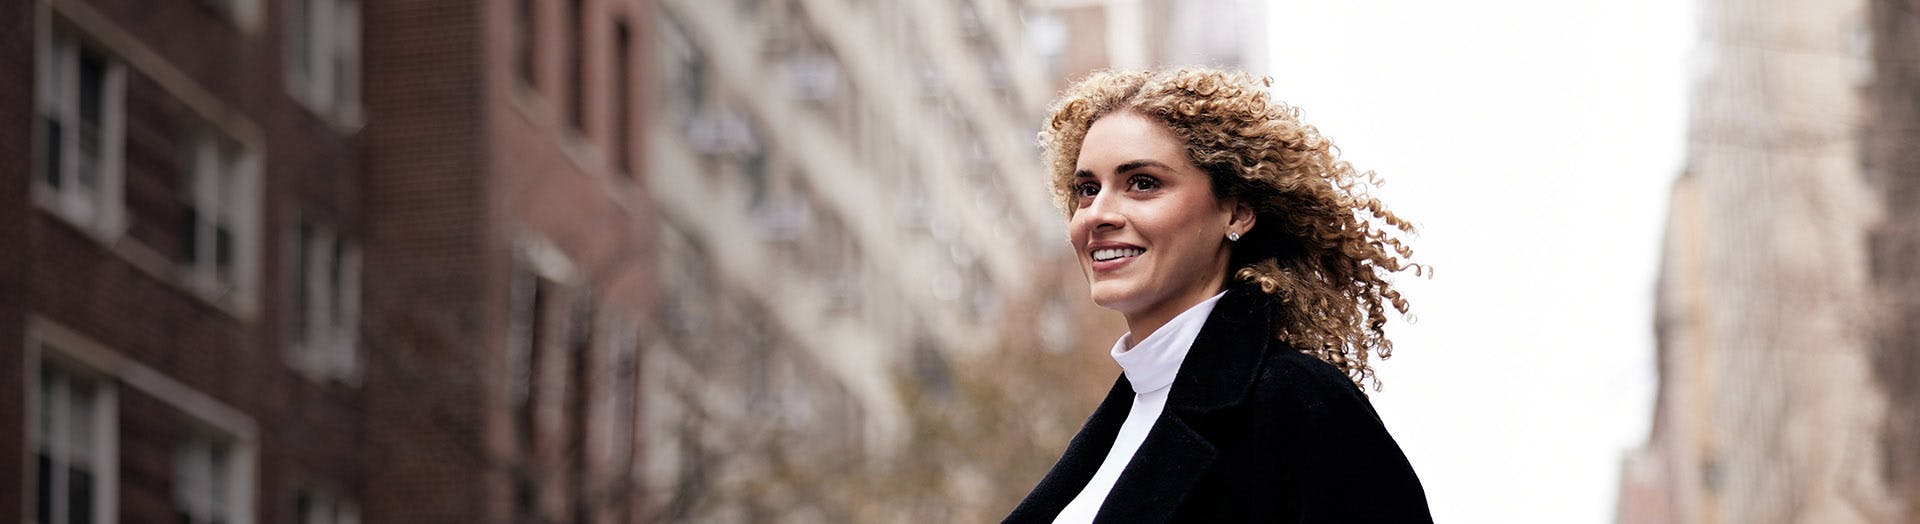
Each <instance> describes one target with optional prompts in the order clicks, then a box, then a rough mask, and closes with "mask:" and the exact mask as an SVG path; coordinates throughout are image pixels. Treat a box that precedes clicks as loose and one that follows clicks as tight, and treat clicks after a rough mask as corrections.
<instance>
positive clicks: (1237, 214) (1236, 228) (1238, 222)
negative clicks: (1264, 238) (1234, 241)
mask: <svg viewBox="0 0 1920 524" xmlns="http://www.w3.org/2000/svg"><path fill="white" fill-rule="evenodd" d="M1254 216H1255V213H1254V212H1253V207H1252V206H1248V205H1246V204H1244V203H1241V202H1240V201H1238V200H1235V201H1234V202H1233V216H1232V217H1229V218H1228V219H1227V231H1231V232H1233V233H1236V234H1235V235H1234V236H1236V237H1237V236H1245V235H1246V234H1247V232H1248V231H1253V218H1254Z"/></svg>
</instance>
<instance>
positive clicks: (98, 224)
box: [0, 0, 366, 522]
mask: <svg viewBox="0 0 1920 524" xmlns="http://www.w3.org/2000/svg"><path fill="white" fill-rule="evenodd" d="M295 4H298V5H301V6H304V7H305V8H306V9H304V10H302V11H297V12H295V11H286V10H283V9H282V8H283V7H286V5H283V4H280V3H266V2H259V1H246V0H232V1H207V2H166V3H147V2H120V1H92V2H80V1H29V2H8V3H6V5H5V6H4V7H0V10H4V13H0V20H3V21H4V22H0V24H4V25H5V26H6V27H5V30H4V35H5V36H4V37H0V38H4V39H5V44H4V45H0V61H4V64H5V65H4V69H5V70H6V71H7V72H8V73H9V74H6V75H4V77H5V78H6V80H4V81H0V82H4V84H3V85H4V87H0V93H4V94H5V95H6V96H5V97H4V99H0V121H4V122H6V124H5V126H4V127H0V144H4V145H0V148H4V150H5V151H6V153H5V155H4V157H5V160H3V161H0V162H5V164H6V165H5V167H4V168H0V186H4V187H5V190H0V195H4V196H0V199H4V200H5V203H4V205H0V208H3V209H4V210H0V230H3V231H4V233H0V245H4V246H6V247H5V249H4V251H5V256H0V266H4V271H0V282H4V283H0V339H4V340H7V341H8V342H7V343H6V344H4V345H0V347H7V348H18V349H9V350H6V351H0V389H4V390H6V391H8V392H10V393H9V394H6V395H0V416H3V417H5V420H8V421H10V422H9V423H6V424H0V427H4V428H6V429H5V430H0V443H4V444H5V447H6V449H9V450H17V451H9V452H7V453H3V454H0V457H3V458H0V469H4V470H6V471H9V472H12V473H9V474H7V475H5V477H4V478H7V479H9V480H10V481H8V482H0V485H4V486H8V489H0V511H4V512H7V513H10V516H8V517H0V518H5V519H8V520H12V519H16V518H17V519H19V520H21V521H26V522H106V521H109V520H125V521H177V522H250V521H256V520H267V521H299V522H352V521H355V520H356V515H357V514H358V513H359V509H358V508H359V507H360V501H361V499H360V497H359V496H358V495H359V494H360V493H361V491H360V490H361V487H362V480H363V478H364V475H363V474H364V472H365V469H364V465H363V464H362V463H361V462H359V461H358V460H357V458H356V457H357V455H356V450H357V449H358V448H359V446H360V445H361V444H362V440H363V438H364V432H363V431H362V428H363V423H362V414H363V409H362V403H361V402H362V400H363V399H364V397H363V396H362V393H363V389H362V387H361V386H360V383H361V381H362V378H363V369H364V368H363V367H362V365H361V362H360V361H359V360H358V358H357V357H358V353H357V351H356V349H355V348H356V343H355V341H356V340H357V339H358V335H357V325H356V319H357V318H358V315H357V314H356V312H355V309H356V308H357V306H358V301H357V300H355V296H356V293H357V292H358V289H360V286H359V285H358V283H357V281H358V279H359V275H360V267H361V266H360V258H361V256H362V255H361V253H362V249H361V247H360V245H361V241H360V240H359V239H361V238H362V237H363V233H364V227H365V217H366V214H365V208H364V206H363V201H362V199H361V198H360V195H361V190H362V186H361V183H362V181H363V178H362V175H363V174H364V172H363V170H362V168H361V166H362V161H363V159H364V149H363V148H364V146H363V143H362V142H361V140H360V139H359V136H358V134H359V129H360V127H361V125H362V123H363V122H364V118H363V112H362V111H361V109H360V107H361V106H360V103H359V101H358V93H359V89H358V85H357V81H356V78H355V75H354V63H355V62H354V61H355V60H356V59H357V56H358V50H357V49H356V47H355V45H356V44H355V40H354V39H353V38H352V37H351V35H352V34H353V30H354V28H353V27H352V25H351V23H352V21H353V20H355V19H357V15H356V14H355V13H354V6H353V4H352V3H351V2H345V1H339V0H331V1H330V0H312V1H310V2H299V3H295ZM287 5H293V4H287ZM339 22H344V23H345V24H346V25H342V26H335V25H334V24H335V23H339ZM322 35H326V36H322ZM334 35H346V37H345V38H331V37H332V36H334ZM15 392H17V394H16V393H15Z"/></svg>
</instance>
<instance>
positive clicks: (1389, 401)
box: [1264, 0, 1696, 523]
mask: <svg viewBox="0 0 1920 524" xmlns="http://www.w3.org/2000/svg"><path fill="white" fill-rule="evenodd" d="M1691 4H1692V2H1689V1H1672V0H1615V1H1576V2H1537V1H1522V0H1467V1H1455V2H1430V1H1413V0H1349V1H1343V2H1315V1H1307V0H1281V1H1276V2H1274V3H1273V4H1271V6H1270V7H1269V15H1270V16H1271V19H1272V23H1271V25H1270V26H1269V27H1268V30H1269V31H1271V34H1272V44H1273V47H1272V48H1271V55H1270V58H1271V60H1272V65H1271V66H1270V67H1269V68H1268V69H1267V71H1265V72H1264V73H1266V74H1269V75H1271V76H1273V77H1274V80H1275V83H1274V92H1275V93H1276V95H1278V97H1279V98H1281V99H1282V100H1286V101H1288V102H1290V103H1293V104H1296V105H1298V106H1300V107H1301V108H1302V109H1303V111H1304V116H1305V118H1306V120H1307V121H1308V122H1309V123H1312V124H1315V125H1317V126H1318V127H1319V128H1320V129H1321V130H1322V131H1323V132H1325V133H1326V134H1327V135H1328V136H1330V137H1331V138H1333V140H1334V143H1335V144H1338V145H1339V146H1341V148H1342V149H1343V150H1344V152H1345V156H1346V158H1347V159H1349V160H1352V161H1353V162H1354V163H1355V165H1356V166H1357V167H1359V168H1361V169H1373V170H1375V171H1377V172H1379V174H1380V175H1381V176H1383V177H1384V178H1385V179H1386V180H1387V185H1386V186H1385V187H1383V188H1381V189H1380V190H1379V191H1378V192H1377V194H1378V195H1380V196H1381V197H1382V198H1383V199H1385V200H1386V202H1387V203H1388V205H1389V206H1391V207H1393V208H1394V209H1395V211H1396V212H1398V213H1400V214H1401V216H1403V217H1406V218H1409V219H1412V220H1413V221H1414V222H1415V223H1416V224H1417V225H1419V226H1420V227H1421V228H1422V231H1421V235H1420V237H1419V238H1417V239H1416V240H1415V243H1414V249H1415V250H1416V253H1415V260H1417V261H1419V262H1423V263H1426V264H1430V265H1432V266H1434V267H1435V268H1436V269H1437V275H1436V276H1435V278H1433V279H1431V280H1413V279H1411V278H1406V279H1402V282H1401V285H1402V286H1404V287H1403V289H1404V290H1405V292H1406V294H1407V296H1408V298H1409V300H1411V301H1412V305H1413V309H1414V313H1415V315H1416V316H1417V321H1416V322H1415V323H1414V324H1411V325H1408V324H1405V323H1400V324H1396V325H1394V326H1392V327H1390V328H1389V329H1390V331H1389V336H1391V337H1392V338H1393V340H1394V341H1395V348H1396V350H1397V353H1396V355H1395V356H1394V358H1393V359H1392V360H1390V361H1387V362H1386V363H1384V364H1381V365H1380V366H1379V370H1380V371H1379V375H1380V376H1381V377H1382V378H1383V379H1384V381H1385V383H1386V389H1385V390H1384V391H1381V392H1378V393H1375V394H1374V402H1375V405H1376V406H1377V407H1378V408H1379V410H1380V411H1381V416H1382V417H1383V418H1385V419H1386V421H1387V426H1388V428H1389V429H1390V430H1391V431H1392V432H1393V433H1394V436H1395V437H1396V438H1397V439H1398V440H1399V442H1400V445H1401V447H1403V448H1404V449H1405V450H1406V452H1407V455H1408V457H1409V458H1410V459H1411V460H1412V461H1413V464H1414V467H1415V468H1416V469H1417V470H1418V471H1419V473H1420V477H1421V480H1422V481H1423V482H1424V483H1425V485H1426V489H1427V497H1428V500H1429V502H1430V503H1431V505H1432V507H1433V512H1434V517H1435V518H1436V519H1438V520H1439V521H1440V522H1592V523H1601V522H1612V514H1613V504H1614V492H1615V491H1616V485H1617V482H1618V480H1617V479H1618V475H1619V470H1620V460H1621V456H1622V453H1623V452H1625V451H1626V450H1627V449H1629V448H1632V447H1635V446H1638V445H1640V444H1642V443H1643V442H1645V440H1646V432H1647V428H1648V426H1649V423H1650V422H1651V417H1652V401H1653V390H1654V382H1655V378H1654V370H1653V335H1652V326H1653V324H1652V299H1653V285H1654V276H1655V268H1656V264H1657V261H1658V256H1659V244H1660V233H1661V229H1662V225H1663V223H1664V221H1665V213H1666V200H1667V189H1668V186H1669V184H1670V183H1671V181H1672V180H1673V177H1674V176H1675V174H1677V173H1678V172H1679V170H1680V168H1681V166H1682V164H1683V161H1682V159H1683V155H1684V152H1685V147H1684V146H1685V142H1684V134H1683V131H1684V126H1685V123H1686V122H1685V102H1686V92H1687V82H1688V80H1687V74H1686V71H1687V64H1688V56H1689V54H1690V51H1691V49H1692V46H1693V45H1694V42H1695V41H1696V38H1695V34H1696V31H1695V27H1694V24H1693V21H1692V16H1693V7H1692V5H1691Z"/></svg>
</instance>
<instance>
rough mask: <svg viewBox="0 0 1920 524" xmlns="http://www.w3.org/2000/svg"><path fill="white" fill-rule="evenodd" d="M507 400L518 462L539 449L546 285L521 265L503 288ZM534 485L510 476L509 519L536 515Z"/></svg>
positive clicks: (527, 477)
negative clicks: (505, 314) (510, 498)
mask: <svg viewBox="0 0 1920 524" xmlns="http://www.w3.org/2000/svg"><path fill="white" fill-rule="evenodd" d="M508 286H509V289H508V291H507V293H508V298H507V300H508V304H509V305H508V308H509V313H508V315H509V317H508V321H507V337H508V340H507V399H508V405H509V406H511V409H512V416H513V436H514V446H515V448H516V449H515V455H516V456H518V457H520V458H521V459H523V460H526V459H529V458H531V457H533V456H534V453H535V450H537V449H539V442H538V439H539V437H540V432H539V431H537V427H538V419H537V416H536V415H537V414H538V411H539V409H538V408H539V406H540V396H539V393H540V391H539V380H538V378H539V376H540V364H541V363H542V360H544V355H543V354H542V353H544V351H542V350H543V349H544V346H543V345H544V342H545V340H544V339H545V337H546V333H545V331H546V330H545V329H544V328H545V327H546V326H545V322H544V319H545V317H546V311H547V307H548V304H547V303H548V302H550V301H551V300H552V297H551V296H549V294H550V293H551V290H550V289H548V287H549V286H550V284H548V283H547V282H546V280H545V279H543V278H541V277H540V276H539V275H535V274H534V273H533V272H532V271H529V270H528V268H526V267H524V266H523V265H522V264H521V263H516V265H515V267H514V270H513V273H512V277H510V281H509V283H508ZM537 492H538V486H537V485H536V484H535V482H534V478H533V476H532V475H531V474H527V475H514V478H513V511H514V520H515V521H518V522H528V521H531V520H533V519H534V516H535V515H537V514H538V513H537V511H538V510H537V508H536V506H537V504H538V503H537V498H538V494H537Z"/></svg>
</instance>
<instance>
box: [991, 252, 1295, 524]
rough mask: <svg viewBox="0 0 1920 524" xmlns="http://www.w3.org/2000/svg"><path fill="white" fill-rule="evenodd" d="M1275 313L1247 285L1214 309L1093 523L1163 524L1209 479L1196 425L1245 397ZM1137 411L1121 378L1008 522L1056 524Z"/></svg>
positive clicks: (1206, 448) (1206, 450)
mask: <svg viewBox="0 0 1920 524" xmlns="http://www.w3.org/2000/svg"><path fill="white" fill-rule="evenodd" d="M1271 307H1272V306H1271V302H1270V300H1269V299H1268V298H1267V296H1266V295H1265V294H1264V293H1261V292H1260V291H1259V290H1258V289H1253V288H1251V287H1249V286H1246V285H1241V286H1236V287H1235V288H1233V289H1231V290H1229V291H1228V292H1227V295H1226V296H1224V297H1221V298H1220V301H1219V302H1217V303H1215V304H1214V308H1213V313H1212V314H1210V315H1208V317H1207V323H1206V325H1205V326H1204V327H1202V328H1201V329H1200V334H1199V335H1198V336H1197V337H1196V338H1195V339H1194V342H1193V347H1192V349H1190V350H1188V352H1187V357H1186V360H1184V361H1183V362H1182V363H1181V365H1180V371H1179V373H1177V374H1175V375H1174V378H1173V386H1172V387H1173V389H1172V390H1171V391H1169V392H1168V393H1167V407H1166V410H1165V411H1163V412H1161V414H1160V418H1159V419H1156V420H1155V421H1154V424H1153V427H1152V428H1151V429H1149V430H1148V432H1147V438H1146V440H1145V441H1143V442H1141V443H1140V449H1139V450H1138V451H1135V452H1134V455H1133V459H1132V460H1131V461H1129V462H1128V463H1127V468H1126V470H1125V471H1123V472H1122V473H1121V474H1120V479H1119V481H1117V482H1116V483H1115V484H1114V486H1113V490H1112V491H1110V492H1108V494H1107V499H1106V501H1105V502H1104V503H1103V504H1101V507H1100V513H1099V515H1098V517H1096V518H1095V519H1094V520H1096V521H1114V520H1119V521H1127V522H1159V521H1165V520H1167V519H1169V518H1171V517H1172V516H1173V512H1174V511H1175V510H1176V509H1178V508H1179V506H1180V503H1181V501H1183V500H1185V499H1186V496H1187V493H1188V492H1189V491H1191V490H1192V488H1193V486H1194V484H1196V483H1198V482H1199V481H1200V480H1201V479H1202V478H1205V476H1206V473H1207V471H1208V470H1209V469H1210V468H1211V466H1212V464H1213V460H1214V454H1215V450H1214V445H1213V444H1212V443H1211V442H1210V441H1209V439H1208V436H1207V435H1206V434H1205V432H1204V428H1205V427H1207V425H1205V424H1195V422H1198V421H1199V420H1200V419H1201V418H1202V417H1203V416H1204V415H1205V414H1207V413H1209V412H1212V411H1215V410H1218V409H1220V408H1222V407H1226V406H1230V405H1233V404H1236V403H1238V402H1240V400H1241V399H1242V397H1244V396H1245V394H1246V391H1247V388H1248V387H1249V386H1250V385H1251V384H1252V381H1253V377H1254V376H1255V374H1256V373H1257V372H1258V369H1256V368H1257V367H1258V364H1259V363H1260V362H1261V361H1262V354H1261V353H1262V352H1264V351H1266V350H1267V347H1268V344H1267V341H1268V340H1270V339H1271V338H1272V331H1271V329H1270V326H1271V324H1270V323H1269V315H1270V314H1271ZM1132 406H1133V386H1132V384H1130V383H1128V382H1127V379H1126V376H1125V375H1124V374H1123V375H1121V377H1120V379H1119V380H1118V381H1116V382H1115V383H1114V386H1113V389H1112V390H1111V391H1109V392H1108V393H1107V398H1106V399H1105V400H1103V401H1101V402H1100V407H1099V408H1098V409H1095V410H1094V412H1093V416H1092V417H1090V418H1088V419H1087V423H1086V425H1085V426H1083V427H1082V428H1081V429H1080V433H1079V434H1077V435H1075V436H1074V437H1073V441H1072V442H1071V443H1069V444H1068V445H1067V451H1066V453H1065V454H1063V455H1062V456H1061V457H1060V461H1059V462H1058V463H1056V464H1054V466H1053V469H1052V470H1051V471H1048V472H1047V476H1046V478H1044V479H1042V480H1041V481H1040V485H1039V486H1036V487H1034V488H1033V491H1032V492H1031V493H1029V494H1028V495H1027V498H1026V499H1025V500H1023V501H1021V502H1020V505H1019V506H1018V507H1016V508H1014V510H1013V513H1012V514H1010V515H1008V516H1007V519H1006V521H1007V522H1051V521H1052V520H1053V518H1054V516H1056V515H1058V514H1059V513H1060V510H1061V508H1065V507H1066V506H1067V503H1069V502H1072V501H1073V498H1074V497H1075V496H1077V495H1079V494H1080V490H1081V489H1082V488H1084V487H1086V485H1087V480H1088V479H1091V478H1093V474H1094V472H1096V471H1098V470H1099V469H1100V463H1101V462H1102V461H1104V460H1106V457H1107V451H1108V450H1110V449H1112V448H1113V440H1114V437H1115V436H1116V435H1118V434H1119V432H1120V425H1121V424H1122V423H1123V422H1125V421H1126V418H1127V412H1128V410H1130V409H1131V408H1132Z"/></svg>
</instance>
